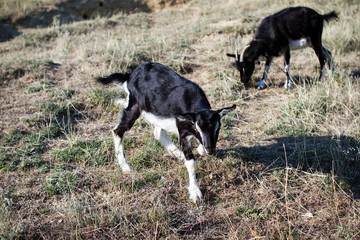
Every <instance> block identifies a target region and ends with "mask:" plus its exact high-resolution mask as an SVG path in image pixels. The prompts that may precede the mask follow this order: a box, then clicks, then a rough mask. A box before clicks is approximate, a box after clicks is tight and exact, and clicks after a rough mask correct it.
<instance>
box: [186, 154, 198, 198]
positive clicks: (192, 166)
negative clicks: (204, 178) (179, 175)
mask: <svg viewBox="0 0 360 240" xmlns="http://www.w3.org/2000/svg"><path fill="white" fill-rule="evenodd" d="M185 166H186V169H187V171H188V173H189V194H190V199H191V200H193V201H194V202H195V203H196V202H197V201H199V200H201V199H202V193H201V190H200V188H199V185H198V183H197V180H196V174H195V170H196V162H195V160H194V159H191V160H185Z"/></svg>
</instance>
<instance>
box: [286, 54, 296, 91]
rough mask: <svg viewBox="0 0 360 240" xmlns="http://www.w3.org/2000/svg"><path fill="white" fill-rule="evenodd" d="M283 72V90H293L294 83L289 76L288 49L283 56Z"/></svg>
mask: <svg viewBox="0 0 360 240" xmlns="http://www.w3.org/2000/svg"><path fill="white" fill-rule="evenodd" d="M284 72H285V74H286V82H285V85H284V87H285V89H292V88H294V83H293V80H292V78H291V75H290V49H289V50H287V51H286V52H285V54H284Z"/></svg>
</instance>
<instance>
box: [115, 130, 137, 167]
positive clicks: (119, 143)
mask: <svg viewBox="0 0 360 240" xmlns="http://www.w3.org/2000/svg"><path fill="white" fill-rule="evenodd" d="M115 129H116V128H115ZM115 129H114V130H115ZM112 135H113V139H114V145H115V154H116V159H117V162H118V164H119V165H120V167H121V169H122V170H123V172H131V170H132V169H131V166H130V165H129V163H128V162H127V161H126V159H125V155H124V144H123V140H122V139H121V138H120V137H119V136H118V135H117V134H116V133H115V132H114V131H112Z"/></svg>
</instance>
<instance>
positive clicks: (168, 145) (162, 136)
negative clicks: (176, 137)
mask: <svg viewBox="0 0 360 240" xmlns="http://www.w3.org/2000/svg"><path fill="white" fill-rule="evenodd" d="M154 136H155V139H157V140H159V141H160V143H161V145H163V146H164V148H165V149H166V150H167V151H168V152H169V153H170V154H172V155H173V156H175V157H176V158H178V159H180V160H184V159H185V156H184V153H183V152H182V151H180V150H179V149H178V148H177V147H176V145H175V144H174V143H173V142H172V141H171V140H170V138H169V137H168V135H167V132H166V130H164V129H162V128H159V127H157V126H155V129H154Z"/></svg>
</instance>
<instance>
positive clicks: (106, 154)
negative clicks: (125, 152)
mask: <svg viewBox="0 0 360 240" xmlns="http://www.w3.org/2000/svg"><path fill="white" fill-rule="evenodd" d="M51 155H52V157H53V158H54V160H56V161H60V162H65V163H81V164H83V165H90V166H98V165H104V164H106V163H108V162H109V160H112V142H110V141H109V140H108V141H101V140H94V141H76V142H75V143H74V144H72V145H71V146H68V147H66V148H63V149H54V150H53V151H52V152H51Z"/></svg>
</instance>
